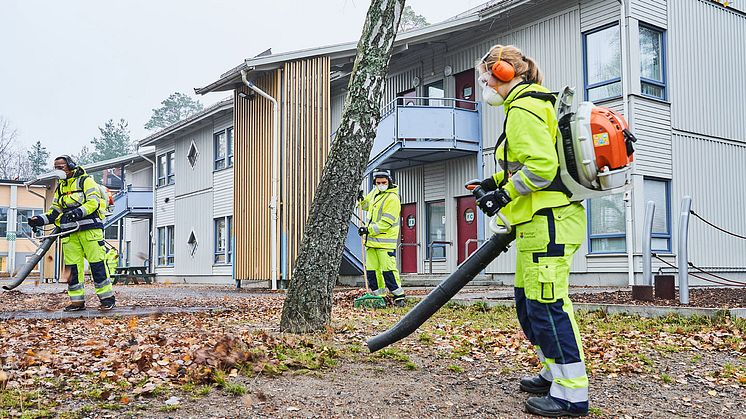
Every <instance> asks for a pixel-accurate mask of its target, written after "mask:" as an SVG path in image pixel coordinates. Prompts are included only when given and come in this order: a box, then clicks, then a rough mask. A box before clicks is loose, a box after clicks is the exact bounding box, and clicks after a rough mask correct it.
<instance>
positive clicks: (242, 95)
mask: <svg viewBox="0 0 746 419" xmlns="http://www.w3.org/2000/svg"><path fill="white" fill-rule="evenodd" d="M238 97H240V98H241V99H246V100H254V99H255V98H256V94H255V93H253V92H252V93H246V92H238Z"/></svg>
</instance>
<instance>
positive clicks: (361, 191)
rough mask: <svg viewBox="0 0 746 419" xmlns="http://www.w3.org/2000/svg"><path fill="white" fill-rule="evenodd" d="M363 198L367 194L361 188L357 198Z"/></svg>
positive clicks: (360, 199) (359, 199)
mask: <svg viewBox="0 0 746 419" xmlns="http://www.w3.org/2000/svg"><path fill="white" fill-rule="evenodd" d="M363 199H365V194H364V193H363V190H362V189H359V190H358V191H357V200H358V201H362V200H363Z"/></svg>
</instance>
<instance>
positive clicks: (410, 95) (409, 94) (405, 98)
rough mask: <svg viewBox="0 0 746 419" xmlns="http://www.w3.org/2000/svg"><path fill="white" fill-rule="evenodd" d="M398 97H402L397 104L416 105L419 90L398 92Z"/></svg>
mask: <svg viewBox="0 0 746 419" xmlns="http://www.w3.org/2000/svg"><path fill="white" fill-rule="evenodd" d="M396 97H398V98H400V99H398V100H397V105H399V106H402V105H404V106H410V105H416V103H415V99H414V98H415V97H417V92H416V91H415V90H414V89H410V90H406V91H403V92H399V93H397V94H396Z"/></svg>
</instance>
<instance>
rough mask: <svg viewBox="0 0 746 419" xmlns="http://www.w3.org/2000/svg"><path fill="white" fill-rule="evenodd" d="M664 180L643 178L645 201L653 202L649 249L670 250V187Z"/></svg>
mask: <svg viewBox="0 0 746 419" xmlns="http://www.w3.org/2000/svg"><path fill="white" fill-rule="evenodd" d="M669 186H670V183H669V182H668V181H665V180H658V179H648V178H646V179H645V186H644V188H645V203H646V206H647V202H648V201H653V202H655V215H654V216H653V240H652V243H651V244H652V245H651V246H650V250H652V251H665V252H670V251H671V188H670V187H669Z"/></svg>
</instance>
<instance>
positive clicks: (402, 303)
mask: <svg viewBox="0 0 746 419" xmlns="http://www.w3.org/2000/svg"><path fill="white" fill-rule="evenodd" d="M394 305H395V306H396V307H404V306H405V305H407V303H406V302H405V301H404V297H397V298H395V299H394Z"/></svg>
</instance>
